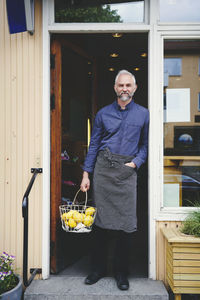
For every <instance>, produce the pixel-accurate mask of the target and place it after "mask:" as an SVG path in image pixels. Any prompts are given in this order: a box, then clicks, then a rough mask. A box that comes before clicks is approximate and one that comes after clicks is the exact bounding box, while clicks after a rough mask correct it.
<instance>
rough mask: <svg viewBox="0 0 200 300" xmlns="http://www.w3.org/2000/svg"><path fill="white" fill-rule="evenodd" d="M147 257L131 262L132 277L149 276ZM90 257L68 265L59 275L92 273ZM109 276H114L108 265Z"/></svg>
mask: <svg viewBox="0 0 200 300" xmlns="http://www.w3.org/2000/svg"><path fill="white" fill-rule="evenodd" d="M145 262H146V260H145V259H143V260H142V259H141V258H140V259H139V258H138V259H136V260H135V261H132V262H131V265H130V278H147V277H148V273H147V266H146V265H145ZM109 269H110V270H109ZM90 271H91V269H90V259H89V256H84V257H82V258H81V259H79V260H78V261H77V262H75V263H74V264H72V265H70V266H68V267H67V268H65V269H64V270H63V271H61V272H60V273H59V275H67V276H73V277H80V276H87V275H88V274H89V273H90ZM107 276H108V277H109V276H112V270H111V267H110V268H109V266H108V274H107Z"/></svg>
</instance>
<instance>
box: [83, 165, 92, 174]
mask: <svg viewBox="0 0 200 300" xmlns="http://www.w3.org/2000/svg"><path fill="white" fill-rule="evenodd" d="M82 169H83V171H86V172H88V173H92V172H93V168H89V167H85V166H83V167H82Z"/></svg>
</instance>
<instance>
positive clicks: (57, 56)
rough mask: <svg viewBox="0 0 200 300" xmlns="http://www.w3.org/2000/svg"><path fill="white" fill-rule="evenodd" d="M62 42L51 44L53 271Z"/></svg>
mask: <svg viewBox="0 0 200 300" xmlns="http://www.w3.org/2000/svg"><path fill="white" fill-rule="evenodd" d="M61 97H62V95H61V44H60V42H59V41H57V40H54V41H53V42H52V44H51V99H50V101H51V245H50V255H51V261H50V263H51V271H52V272H54V273H56V272H57V271H58V270H59V269H60V266H59V263H58V261H57V259H56V258H57V257H59V255H60V253H59V236H60V232H61V229H60V222H59V218H60V216H59V210H58V206H59V205H60V204H61V159H60V156H61Z"/></svg>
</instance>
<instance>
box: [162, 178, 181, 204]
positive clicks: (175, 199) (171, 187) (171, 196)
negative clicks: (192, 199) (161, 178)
mask: <svg viewBox="0 0 200 300" xmlns="http://www.w3.org/2000/svg"><path fill="white" fill-rule="evenodd" d="M163 198H164V199H163V205H164V207H179V184H177V183H166V184H164V194H163Z"/></svg>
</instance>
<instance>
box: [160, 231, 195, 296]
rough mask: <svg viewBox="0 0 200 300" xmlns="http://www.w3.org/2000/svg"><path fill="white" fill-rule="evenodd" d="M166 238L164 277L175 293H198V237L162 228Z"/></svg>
mask: <svg viewBox="0 0 200 300" xmlns="http://www.w3.org/2000/svg"><path fill="white" fill-rule="evenodd" d="M162 233H163V235H164V237H165V239H166V279H167V282H168V284H169V286H170V287H171V289H172V291H173V293H174V294H175V300H180V299H181V294H200V238H196V237H193V236H190V235H185V234H183V233H181V232H180V231H179V229H173V228H163V229H162Z"/></svg>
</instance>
